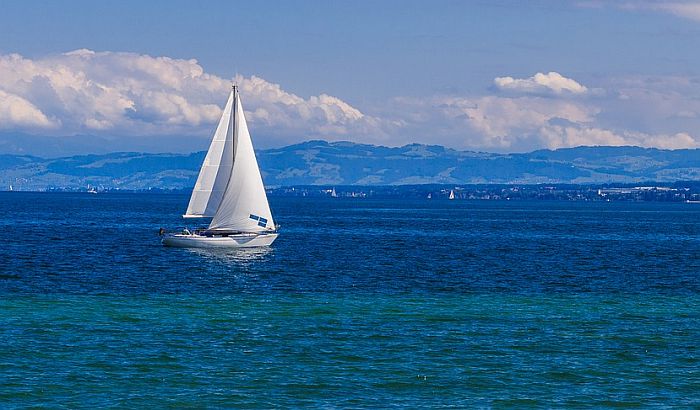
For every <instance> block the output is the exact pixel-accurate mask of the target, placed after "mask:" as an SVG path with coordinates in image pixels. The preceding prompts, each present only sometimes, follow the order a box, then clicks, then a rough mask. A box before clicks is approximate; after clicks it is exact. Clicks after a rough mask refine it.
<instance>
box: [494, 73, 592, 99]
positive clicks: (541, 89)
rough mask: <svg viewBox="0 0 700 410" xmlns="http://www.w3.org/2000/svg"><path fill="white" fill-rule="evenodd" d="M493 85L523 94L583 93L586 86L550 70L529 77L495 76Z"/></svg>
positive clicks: (586, 89)
mask: <svg viewBox="0 0 700 410" xmlns="http://www.w3.org/2000/svg"><path fill="white" fill-rule="evenodd" d="M493 83H494V85H495V86H496V87H497V88H498V89H499V90H503V91H512V92H517V93H524V94H546V93H551V94H556V95H561V94H585V93H586V92H588V88H586V87H585V86H583V85H581V84H579V83H578V82H576V81H575V80H572V79H571V78H566V77H564V76H563V75H561V74H559V73H557V72H554V71H550V72H549V73H547V74H544V73H537V74H535V75H533V76H532V77H529V78H522V79H519V78H513V77H496V78H495V79H494V80H493Z"/></svg>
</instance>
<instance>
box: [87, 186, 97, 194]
mask: <svg viewBox="0 0 700 410" xmlns="http://www.w3.org/2000/svg"><path fill="white" fill-rule="evenodd" d="M87 193H88V194H96V193H97V190H96V189H95V187H92V188H89V187H88V190H87Z"/></svg>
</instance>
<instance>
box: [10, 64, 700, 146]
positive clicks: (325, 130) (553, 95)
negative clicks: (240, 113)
mask: <svg viewBox="0 0 700 410" xmlns="http://www.w3.org/2000/svg"><path fill="white" fill-rule="evenodd" d="M232 80H233V81H235V82H236V83H238V84H239V86H240V88H241V93H242V96H243V103H244V107H245V109H246V115H247V118H248V121H249V122H250V125H251V128H252V129H253V135H254V138H255V140H256V144H257V145H258V146H270V145H283V144H290V143H296V142H300V141H304V140H308V139H311V138H322V139H326V140H351V141H356V142H363V143H373V144H384V145H403V144H407V143H413V142H421V143H432V144H442V145H447V146H450V147H455V148H466V149H480V150H491V151H493V150H496V151H527V150H532V149H537V148H542V147H547V148H559V147H571V146H577V145H641V146H649V147H650V146H655V147H662V148H688V147H698V146H699V145H700V140H699V139H698V135H697V132H698V131H697V130H700V114H699V113H700V79H698V78H692V77H680V76H678V77H670V76H669V77H641V76H636V77H625V78H610V79H607V80H603V83H600V81H599V83H598V84H594V86H596V87H602V88H603V89H605V90H606V92H605V93H598V92H596V90H600V89H601V88H593V87H586V86H584V85H582V84H581V83H579V82H578V81H576V80H574V79H571V78H566V77H564V76H562V75H560V74H558V73H556V72H549V73H547V74H543V73H537V74H535V75H534V76H532V77H529V78H522V79H518V78H513V77H498V78H495V79H494V84H495V86H496V87H497V88H498V89H499V90H500V91H503V92H502V93H495V94H494V93H491V95H489V94H472V95H442V96H440V95H435V96H426V97H424V98H413V97H411V98H409V97H397V98H394V99H392V100H391V101H389V102H387V104H386V105H385V106H384V107H383V108H381V110H382V112H381V114H377V113H368V112H363V111H361V110H360V109H358V108H357V107H353V106H351V105H350V104H348V103H347V102H345V101H343V100H342V99H340V98H337V97H335V96H331V95H327V94H320V95H317V96H311V97H308V98H304V97H301V96H298V95H295V94H293V93H290V92H288V91H285V90H284V89H283V88H282V87H281V86H280V85H279V84H275V83H272V82H269V81H267V80H265V79H263V78H260V77H258V76H254V75H253V76H237V77H236V78H234V79H225V78H221V77H218V76H215V75H212V74H209V73H207V72H205V71H204V69H203V68H202V67H201V66H200V65H199V64H198V63H197V61H196V60H183V59H172V58H168V57H153V56H148V55H141V54H135V53H116V52H94V51H90V50H76V51H73V52H70V53H65V54H58V55H52V56H47V57H43V58H38V59H30V58H25V57H22V56H20V55H17V54H10V55H0V129H2V130H23V131H33V132H36V133H42V134H46V135H67V134H89V135H90V134H96V135H104V136H110V137H115V138H118V137H122V136H123V137H134V136H139V137H154V136H178V135H179V136H199V137H201V138H202V140H206V139H208V138H209V136H210V134H211V132H212V130H213V129H214V127H215V125H216V122H217V120H218V117H219V115H220V112H221V106H222V105H223V103H224V101H225V99H226V95H227V93H228V89H229V86H230V84H231V82H232ZM590 96H595V98H591V97H590ZM163 145H164V148H163V151H168V150H170V148H169V147H166V145H167V143H165V142H164V144H163ZM204 145H206V144H203V145H202V146H204Z"/></svg>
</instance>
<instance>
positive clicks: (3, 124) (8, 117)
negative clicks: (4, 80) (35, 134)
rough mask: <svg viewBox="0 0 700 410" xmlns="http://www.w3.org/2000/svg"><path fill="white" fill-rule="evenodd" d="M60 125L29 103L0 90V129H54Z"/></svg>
mask: <svg viewBox="0 0 700 410" xmlns="http://www.w3.org/2000/svg"><path fill="white" fill-rule="evenodd" d="M59 124H60V123H59V122H58V121H55V120H50V119H49V118H47V117H46V115H45V114H44V113H43V112H41V110H39V109H38V108H37V107H35V106H34V104H32V103H31V102H29V101H27V100H25V99H24V98H22V97H20V96H17V95H14V94H9V93H6V92H5V91H3V90H0V128H10V129H12V128H20V129H22V128H28V129H31V128H41V129H46V128H55V127H57V126H58V125H59Z"/></svg>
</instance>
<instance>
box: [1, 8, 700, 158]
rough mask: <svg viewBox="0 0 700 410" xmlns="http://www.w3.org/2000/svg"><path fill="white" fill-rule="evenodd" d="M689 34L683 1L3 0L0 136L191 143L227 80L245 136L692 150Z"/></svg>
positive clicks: (281, 140) (693, 60)
mask: <svg viewBox="0 0 700 410" xmlns="http://www.w3.org/2000/svg"><path fill="white" fill-rule="evenodd" d="M699 44H700V2H688V1H662V0H659V1H634V2H625V1H614V2H612V1H580V2H574V1H572V2H565V1H528V2H519V1H471V2H470V1H434V2H425V1H380V2H378V1H371V2H370V1H368V2H363V1H353V2H321V1H318V2H314V1H302V2H240V3H231V2H226V1H222V2H216V1H208V2H202V3H195V2H185V1H169V2H156V1H149V2H138V1H122V2H95V1H70V2H50V1H46V2H36V1H14V2H6V3H4V4H3V11H2V13H0V103H2V104H0V107H2V108H0V132H3V133H13V132H15V133H18V134H37V135H53V136H56V137H57V138H58V137H62V136H66V135H75V134H79V135H109V136H110V137H111V138H113V139H114V140H115V141H121V145H120V148H122V149H123V148H124V147H126V148H128V144H129V141H131V140H133V139H134V138H140V139H142V138H150V139H152V140H153V141H154V143H153V144H154V146H156V147H157V146H158V145H159V144H167V142H169V141H173V143H175V141H177V142H176V144H180V145H179V146H177V147H173V146H171V148H175V149H176V150H177V149H181V150H188V149H200V148H202V147H204V146H206V140H207V139H208V138H209V134H210V133H211V131H212V130H213V128H214V127H215V123H216V117H217V115H218V111H217V110H218V109H220V106H221V105H223V103H224V101H225V99H226V92H227V87H225V86H224V84H225V83H227V82H230V81H231V79H232V78H233V77H234V76H236V81H238V82H240V83H241V88H242V91H243V94H242V95H243V99H244V106H245V108H246V110H247V112H248V113H249V114H248V119H249V122H250V126H251V131H252V133H253V136H254V138H255V140H256V145H258V146H279V145H285V144H289V143H294V142H299V141H303V140H307V139H310V138H322V139H328V140H351V141H357V142H364V143H374V144H384V145H402V144H406V143H411V142H420V143H435V144H443V145H448V146H451V147H454V148H460V149H479V150H486V151H505V152H508V151H524V150H530V149H537V148H543V147H544V148H558V147H566V146H576V145H642V146H656V147H662V148H686V147H697V146H698V145H700V73H698V70H700V53H698V52H697V48H698V45H699ZM76 50H78V51H76ZM170 136H173V137H175V136H177V137H182V136H192V137H193V138H192V139H191V140H190V141H192V142H191V143H189V144H184V145H183V143H182V138H177V139H175V138H173V139H172V140H168V138H169V137H170ZM18 138H19V137H18ZM117 145H119V144H117ZM200 145H201V146H200ZM115 146H116V145H115ZM164 150H165V149H164Z"/></svg>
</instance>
